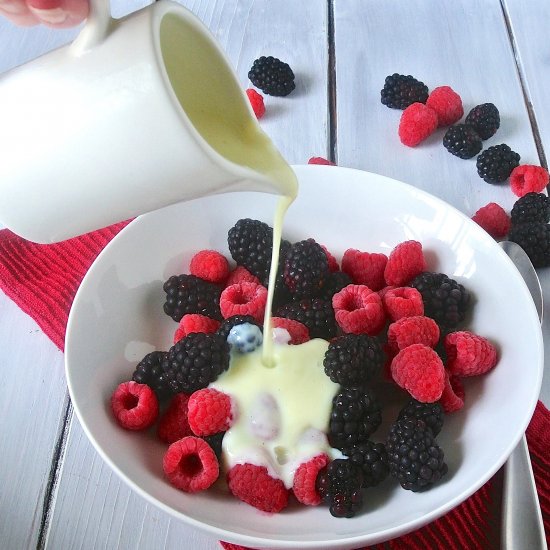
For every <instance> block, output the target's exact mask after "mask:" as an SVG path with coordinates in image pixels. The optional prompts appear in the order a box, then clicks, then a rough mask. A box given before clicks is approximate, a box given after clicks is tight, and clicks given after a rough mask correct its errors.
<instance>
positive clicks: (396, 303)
mask: <svg viewBox="0 0 550 550" xmlns="http://www.w3.org/2000/svg"><path fill="white" fill-rule="evenodd" d="M382 303H383V304H384V308H385V310H386V313H387V314H388V316H389V318H390V319H391V320H392V321H397V320H398V319H401V318H402V317H416V316H418V315H424V303H423V302H422V295H421V294H420V292H418V290H416V288H412V287H409V286H404V287H397V288H393V289H391V290H388V291H387V292H385V293H384V297H383V298H382Z"/></svg>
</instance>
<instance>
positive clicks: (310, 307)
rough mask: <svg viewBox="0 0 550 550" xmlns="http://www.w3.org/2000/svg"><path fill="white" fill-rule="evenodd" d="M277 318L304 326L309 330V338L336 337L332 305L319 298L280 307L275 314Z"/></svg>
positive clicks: (328, 338) (306, 299) (327, 338)
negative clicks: (290, 320)
mask: <svg viewBox="0 0 550 550" xmlns="http://www.w3.org/2000/svg"><path fill="white" fill-rule="evenodd" d="M275 314H276V316H277V317H285V318H287V319H294V320H295V321H298V322H300V323H302V324H304V325H305V326H306V327H307V328H308V330H309V336H310V338H324V339H325V340H330V339H331V338H333V337H334V336H336V320H335V319H334V310H333V309H332V304H331V303H330V302H328V301H326V300H322V299H321V298H313V299H311V298H305V299H303V300H300V301H299V302H293V303H290V304H286V305H284V306H281V307H279V308H278V309H277V311H276V312H275Z"/></svg>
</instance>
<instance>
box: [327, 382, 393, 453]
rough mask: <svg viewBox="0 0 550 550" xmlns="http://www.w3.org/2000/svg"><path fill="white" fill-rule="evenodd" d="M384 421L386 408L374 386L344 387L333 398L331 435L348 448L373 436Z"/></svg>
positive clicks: (339, 446) (332, 441) (336, 444)
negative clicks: (382, 405)
mask: <svg viewBox="0 0 550 550" xmlns="http://www.w3.org/2000/svg"><path fill="white" fill-rule="evenodd" d="M381 422H382V408H381V406H380V403H379V402H378V399H377V398H376V395H375V394H374V392H373V391H372V390H371V389H357V388H343V389H342V390H341V391H340V392H339V393H337V394H336V395H335V396H334V398H333V400H332V411H331V413H330V422H329V435H328V439H329V442H330V444H331V446H332V447H334V448H336V449H340V450H342V449H345V448H349V447H353V445H357V444H358V443H363V442H365V441H367V440H368V439H369V437H370V436H371V434H373V433H374V432H375V431H376V430H377V428H378V426H380V423H381Z"/></svg>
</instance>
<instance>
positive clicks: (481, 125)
mask: <svg viewBox="0 0 550 550" xmlns="http://www.w3.org/2000/svg"><path fill="white" fill-rule="evenodd" d="M464 124H467V125H468V126H471V127H472V128H473V129H474V130H475V131H476V132H477V134H478V136H479V137H480V138H481V139H489V138H490V137H491V136H494V135H495V133H496V131H497V130H498V128H499V126H500V114H499V112H498V109H497V108H496V107H495V106H494V105H493V104H492V103H483V104H482V105H476V106H475V107H474V108H473V109H472V110H471V111H470V112H469V113H468V114H467V115H466V119H465V120H464Z"/></svg>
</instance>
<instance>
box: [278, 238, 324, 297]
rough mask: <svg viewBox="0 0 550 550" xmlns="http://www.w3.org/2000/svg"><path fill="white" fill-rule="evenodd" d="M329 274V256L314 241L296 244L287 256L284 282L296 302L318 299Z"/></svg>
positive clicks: (308, 240) (309, 240)
mask: <svg viewBox="0 0 550 550" xmlns="http://www.w3.org/2000/svg"><path fill="white" fill-rule="evenodd" d="M328 273H329V270H328V259H327V255H326V254H325V251H324V250H323V248H322V247H321V245H320V244H318V243H316V242H315V241H314V240H313V239H307V240H305V241H299V242H297V243H294V244H293V245H292V246H291V247H290V249H289V251H288V252H287V254H286V258H285V263H284V269H283V280H284V282H285V285H286V286H287V288H288V289H289V290H290V292H291V294H292V296H293V297H294V298H295V299H296V300H300V299H302V298H314V297H316V296H317V295H318V294H319V293H320V292H321V289H322V288H323V285H324V284H325V280H326V278H327V276H328Z"/></svg>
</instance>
